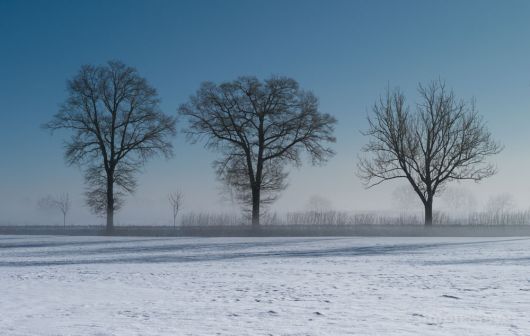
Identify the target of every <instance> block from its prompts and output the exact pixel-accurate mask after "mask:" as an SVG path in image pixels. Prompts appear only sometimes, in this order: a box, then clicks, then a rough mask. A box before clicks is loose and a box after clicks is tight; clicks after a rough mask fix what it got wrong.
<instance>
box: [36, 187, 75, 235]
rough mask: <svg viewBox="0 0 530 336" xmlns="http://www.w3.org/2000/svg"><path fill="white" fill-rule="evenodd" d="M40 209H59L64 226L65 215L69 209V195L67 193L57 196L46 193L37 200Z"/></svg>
mask: <svg viewBox="0 0 530 336" xmlns="http://www.w3.org/2000/svg"><path fill="white" fill-rule="evenodd" d="M39 207H40V208H41V209H50V210H59V211H60V212H61V214H62V215H63V226H64V227H66V215H67V214H68V211H70V197H69V195H68V193H64V194H60V195H58V196H57V197H53V196H51V195H48V196H46V197H44V198H42V199H41V200H39Z"/></svg>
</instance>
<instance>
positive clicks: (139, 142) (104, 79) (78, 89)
mask: <svg viewBox="0 0 530 336" xmlns="http://www.w3.org/2000/svg"><path fill="white" fill-rule="evenodd" d="M67 86H68V98H67V99H66V101H65V102H64V103H63V104H62V106H61V109H60V111H59V112H58V113H57V114H56V115H55V116H54V118H53V119H52V121H50V122H49V123H47V124H46V125H45V127H46V128H48V129H51V130H52V131H53V130H58V129H67V130H70V131H71V132H73V134H72V136H71V138H70V140H69V141H67V142H66V145H65V147H66V154H65V157H66V161H67V163H68V164H70V165H72V164H77V165H80V166H84V167H85V181H86V184H87V185H88V188H87V192H86V196H87V204H88V205H89V206H90V207H91V208H92V209H93V210H94V211H95V212H96V213H104V214H106V217H107V230H108V231H112V229H113V226H114V211H115V210H117V209H119V207H120V205H121V204H122V202H123V199H122V196H123V195H124V194H125V193H131V192H133V191H134V189H135V187H136V179H135V173H137V172H138V171H139V169H140V168H141V167H142V166H143V164H144V163H145V162H146V160H147V159H149V158H150V157H152V156H153V155H155V154H163V155H164V156H166V157H168V156H170V155H171V153H172V145H171V142H170V138H171V137H172V136H173V135H174V134H175V118H174V117H170V116H167V115H165V114H163V113H162V112H161V111H160V108H159V98H158V94H157V92H156V90H155V89H154V88H153V87H152V86H151V85H149V83H148V82H147V81H146V79H145V78H143V77H141V76H140V75H139V73H138V71H137V70H136V69H135V68H132V67H129V66H126V65H125V64H123V63H121V62H119V61H111V62H108V63H107V64H105V65H100V66H92V65H84V66H82V67H81V70H80V71H79V73H78V74H77V75H76V76H75V77H74V78H73V79H72V80H70V81H68V85H67ZM115 187H117V188H115ZM116 189H117V190H116Z"/></svg>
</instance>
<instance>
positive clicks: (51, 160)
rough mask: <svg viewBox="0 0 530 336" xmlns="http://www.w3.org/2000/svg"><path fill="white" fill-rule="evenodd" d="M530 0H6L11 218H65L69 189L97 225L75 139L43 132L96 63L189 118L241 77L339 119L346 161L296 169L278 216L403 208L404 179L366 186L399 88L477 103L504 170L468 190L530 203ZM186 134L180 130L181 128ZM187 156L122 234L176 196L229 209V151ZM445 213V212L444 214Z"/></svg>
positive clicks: (179, 140) (125, 213)
mask: <svg viewBox="0 0 530 336" xmlns="http://www.w3.org/2000/svg"><path fill="white" fill-rule="evenodd" d="M529 18H530V2H529V1H500V0H499V1H485V0H480V1H479V0H477V1H324V0H322V1H307V0H300V1H293V0H291V1H289V0H287V1H280V0H278V1H233V0H226V1H213V0H212V1H200V0H199V1H197V0H195V1H11V0H0V103H1V104H0V158H1V159H0V160H1V161H0V222H2V223H5V222H11V223H28V224H29V223H36V222H46V221H50V223H51V222H54V221H56V222H57V223H59V222H60V218H57V217H58V216H56V215H54V214H49V213H43V212H42V211H41V210H38V209H37V205H36V203H37V201H38V199H39V198H41V197H43V196H45V195H46V194H57V193H60V192H69V193H70V195H71V197H72V199H73V202H74V204H73V211H72V221H73V223H74V224H94V223H101V222H103V220H102V219H99V218H97V217H96V216H94V215H91V214H90V212H89V211H88V210H87V209H86V207H84V203H83V190H84V186H83V178H82V172H81V171H80V170H79V169H78V168H76V167H68V166H66V165H65V163H64V159H63V148H62V141H63V139H65V138H66V134H65V133H57V134H55V135H53V136H51V135H50V134H49V132H47V131H45V130H42V129H41V128H40V125H41V124H43V123H44V122H46V121H48V120H50V118H51V117H52V116H53V114H54V113H55V112H56V111H57V108H58V105H59V104H60V103H61V102H62V101H63V100H64V99H65V97H66V93H65V87H66V85H65V84H66V80H67V79H68V78H71V77H72V76H73V75H75V74H76V72H77V71H78V69H79V67H80V66H81V65H82V64H87V63H90V64H101V63H104V62H106V61H108V60H111V59H120V60H122V61H124V62H125V63H126V64H128V65H132V66H135V67H136V68H138V70H139V71H140V74H141V75H142V76H144V77H146V78H147V79H148V80H149V82H150V83H151V84H152V85H153V86H155V87H156V88H157V89H158V90H159V94H160V97H161V99H162V108H163V110H164V111H165V112H166V113H168V114H174V113H176V109H177V107H178V106H179V104H181V103H183V102H185V101H186V100H187V98H188V97H189V96H190V95H191V94H193V93H194V92H195V90H196V89H197V88H198V86H199V84H200V83H201V82H202V81H205V80H210V81H215V82H219V81H225V80H232V79H234V78H236V77H237V76H240V75H256V76H258V77H259V78H266V77H268V76H270V75H273V74H278V75H286V76H291V77H293V78H295V79H296V80H298V81H299V83H300V85H301V86H302V87H303V88H304V89H309V90H312V91H313V92H314V93H315V94H316V95H317V96H318V97H319V98H320V106H321V110H322V111H323V112H328V113H331V114H333V115H335V116H336V117H337V119H338V121H339V123H338V127H337V130H336V136H337V143H336V144H335V146H334V148H335V150H336V151H337V155H336V156H335V158H333V159H332V160H331V161H330V162H329V163H328V164H327V165H326V166H323V167H311V166H310V165H308V164H305V165H304V166H303V167H302V168H300V169H298V168H297V169H292V171H291V175H290V178H289V183H290V187H289V188H288V189H287V190H286V191H285V192H284V193H283V196H282V197H281V199H280V200H279V201H278V202H277V203H276V204H275V206H274V209H276V210H279V211H288V210H303V209H304V208H305V207H306V204H307V200H308V198H309V197H310V196H311V195H315V194H319V195H322V196H323V197H325V198H327V199H328V200H330V201H331V203H332V204H333V206H334V208H336V209H341V210H372V209H381V210H386V209H392V208H395V202H394V201H393V199H392V197H393V195H392V191H393V190H394V189H395V188H396V187H398V186H399V185H401V184H402V183H389V184H388V185H385V186H381V187H378V188H375V189H370V190H365V189H364V188H363V187H362V185H361V182H360V181H359V180H358V178H357V177H356V176H355V175H354V169H355V164H356V157H357V155H358V153H359V150H360V147H361V146H362V145H363V143H364V142H365V139H363V137H362V135H361V134H360V130H363V129H366V127H367V123H366V116H367V113H369V112H370V107H371V105H372V104H373V102H374V100H375V99H376V98H377V97H378V96H379V94H381V93H382V92H383V91H384V89H385V87H386V86H387V85H390V86H391V87H394V86H400V87H401V88H402V89H403V90H404V91H405V93H406V94H407V95H408V97H409V102H410V103H413V102H414V98H415V88H416V86H417V84H418V82H428V81H430V80H433V79H437V78H441V79H443V80H445V81H446V82H447V84H448V85H449V86H450V87H452V88H453V89H454V90H455V93H456V94H457V96H459V97H461V98H466V99H468V98H471V97H475V98H476V100H477V107H478V109H479V110H480V112H481V113H482V114H483V115H484V117H485V119H486V120H487V122H488V125H489V128H490V130H491V131H492V133H493V134H494V136H495V138H496V139H498V140H499V141H501V142H502V143H503V144H504V146H505V150H504V151H503V152H502V153H501V154H500V155H498V156H497V157H495V158H493V160H492V161H493V162H495V163H496V164H497V165H498V168H499V173H498V175H496V176H495V177H493V178H491V179H489V180H486V181H484V182H482V183H480V184H474V183H469V184H468V183H465V184H461V187H462V186H463V187H464V188H466V189H469V190H470V191H472V192H473V193H475V194H476V195H477V199H478V200H479V201H480V202H485V201H486V200H487V199H488V198H489V197H492V196H495V195H498V194H504V193H509V194H511V195H513V197H514V199H515V200H516V203H517V206H518V207H519V208H522V209H527V208H529V207H530V132H529V129H530V128H529V126H530V20H529ZM183 126H184V125H183V123H182V122H181V123H180V124H179V128H182V127H183ZM174 145H175V156H174V158H173V159H170V160H164V159H162V158H160V159H154V160H152V161H151V162H149V163H148V164H147V166H146V167H145V171H144V173H143V174H141V175H140V176H139V188H138V190H137V192H136V194H135V195H133V196H131V197H129V198H128V202H127V206H126V207H125V208H124V209H123V210H122V211H121V212H120V213H119V214H118V215H117V224H118V225H119V224H127V223H130V224H166V223H168V222H169V221H170V216H171V215H170V210H169V205H168V202H167V193H168V192H170V191H172V190H175V189H177V188H178V189H180V190H182V192H183V193H184V195H185V203H184V208H185V209H186V210H187V211H211V212H217V211H229V210H233V209H234V207H233V206H231V205H230V203H227V202H223V201H222V200H221V197H220V186H219V184H218V182H216V179H215V176H214V173H213V170H212V168H211V162H212V160H213V159H214V158H215V154H214V153H211V152H209V151H208V150H206V149H204V148H203V147H202V146H201V145H189V144H187V143H186V142H185V141H184V137H183V136H182V134H179V135H178V136H177V137H176V138H175V139H174ZM435 207H436V205H435Z"/></svg>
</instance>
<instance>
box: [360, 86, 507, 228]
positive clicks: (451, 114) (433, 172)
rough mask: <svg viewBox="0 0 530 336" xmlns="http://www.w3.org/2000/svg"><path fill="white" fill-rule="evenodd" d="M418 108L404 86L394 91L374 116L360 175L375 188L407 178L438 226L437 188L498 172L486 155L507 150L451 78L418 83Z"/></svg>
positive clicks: (427, 218)
mask: <svg viewBox="0 0 530 336" xmlns="http://www.w3.org/2000/svg"><path fill="white" fill-rule="evenodd" d="M418 92H419V94H420V99H421V100H420V102H419V104H418V105H417V109H416V111H415V112H410V111H409V108H408V107H407V106H406V104H405V96H404V95H403V93H401V91H400V90H399V89H396V90H395V91H394V92H392V93H391V92H390V90H388V91H387V92H386V95H385V96H383V97H381V98H380V99H379V101H377V102H376V103H375V105H374V107H373V115H372V116H371V117H369V118H368V124H369V129H368V131H367V132H365V133H364V135H366V136H368V137H369V138H370V141H369V142H368V144H367V145H365V146H364V147H363V152H364V153H366V154H368V156H367V157H363V158H361V159H360V161H359V164H358V175H359V176H360V177H361V178H362V179H363V181H364V183H365V185H366V186H367V187H368V188H370V187H373V186H375V185H378V184H380V183H382V182H385V181H388V180H393V179H401V178H404V179H407V180H408V181H409V183H410V184H411V186H412V188H413V189H414V191H415V192H416V194H417V195H418V196H419V198H420V199H421V201H422V203H423V205H424V208H425V224H426V225H432V218H433V216H432V207H433V199H434V195H435V194H436V192H438V191H439V190H441V189H443V188H444V186H445V185H446V184H447V183H448V182H450V181H454V180H472V181H475V182H478V181H481V180H483V179H485V178H487V177H489V176H492V175H493V174H495V172H496V170H495V167H494V166H493V165H492V164H489V163H487V162H486V158H488V157H489V156H491V155H494V154H497V153H499V152H500V151H501V146H500V145H499V144H498V143H496V142H495V141H494V140H493V139H492V136H491V134H490V132H489V131H488V130H487V128H486V126H485V123H484V122H483V120H482V118H481V117H480V116H479V114H478V112H477V111H476V109H475V103H474V101H471V102H470V103H468V102H465V101H463V100H457V99H456V97H455V95H454V93H453V91H448V90H447V89H446V87H445V83H443V82H442V81H434V82H432V83H431V84H430V85H429V86H427V87H425V86H422V85H421V84H420V85H419V87H418Z"/></svg>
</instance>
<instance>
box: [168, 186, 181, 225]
mask: <svg viewBox="0 0 530 336" xmlns="http://www.w3.org/2000/svg"><path fill="white" fill-rule="evenodd" d="M168 200H169V204H170V205H171V210H173V227H174V228H175V227H176V226H177V215H178V214H179V211H180V210H181V209H182V201H183V200H184V195H183V194H182V192H180V191H175V192H172V193H169V195H168Z"/></svg>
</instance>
